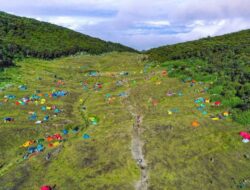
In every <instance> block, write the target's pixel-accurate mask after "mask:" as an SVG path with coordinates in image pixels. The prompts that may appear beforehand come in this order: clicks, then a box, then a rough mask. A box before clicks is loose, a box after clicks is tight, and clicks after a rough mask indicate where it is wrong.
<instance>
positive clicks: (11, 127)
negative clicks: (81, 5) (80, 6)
mask: <svg viewBox="0 0 250 190" xmlns="http://www.w3.org/2000/svg"><path fill="white" fill-rule="evenodd" d="M63 19H65V18H64V17H63ZM65 20H67V19H65ZM151 24H152V23H151ZM158 24H159V23H158ZM90 25H91V23H90ZM17 26H18V27H17ZM249 36H250V30H249V29H248V30H242V31H240V32H236V33H232V34H226V35H222V36H218V37H207V38H203V39H200V40H197V41H191V42H185V43H180V44H175V45H167V46H162V47H159V48H154V49H150V50H147V51H139V50H135V49H133V48H130V47H127V46H124V45H121V44H118V43H113V42H109V41H104V40H101V39H98V38H93V37H90V36H88V35H83V34H81V33H79V32H75V31H73V30H71V29H68V28H64V27H61V26H57V25H54V24H49V23H46V22H40V21H38V20H35V19H28V18H24V17H18V16H14V15H11V14H8V13H4V12H0V37H1V39H0V189H1V190H85V189H89V190H132V189H135V190H196V189H202V190H219V189H223V190H224V189H225V190H238V189H243V190H247V189H250V172H249V169H250V164H249V163H250V149H249V146H250V142H249V141H250V115H249V114H250V111H249V106H250V101H249V96H250V91H249V89H250V88H249V87H250V86H249V79H250V77H249V76H250V75H249V74H250V72H249V57H250V54H249V39H250V38H249Z"/></svg>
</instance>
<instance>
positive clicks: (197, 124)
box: [192, 121, 200, 127]
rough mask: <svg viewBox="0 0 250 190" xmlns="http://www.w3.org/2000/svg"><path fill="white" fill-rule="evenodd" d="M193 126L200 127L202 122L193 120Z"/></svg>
mask: <svg viewBox="0 0 250 190" xmlns="http://www.w3.org/2000/svg"><path fill="white" fill-rule="evenodd" d="M192 126H193V127H199V126H200V123H199V122H198V121H193V122H192Z"/></svg>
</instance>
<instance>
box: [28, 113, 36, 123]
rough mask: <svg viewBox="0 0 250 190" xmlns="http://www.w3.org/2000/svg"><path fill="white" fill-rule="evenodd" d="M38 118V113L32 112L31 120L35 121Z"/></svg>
mask: <svg viewBox="0 0 250 190" xmlns="http://www.w3.org/2000/svg"><path fill="white" fill-rule="evenodd" d="M36 119H37V115H36V113H34V114H32V115H31V116H29V120H30V121H35V120H36Z"/></svg>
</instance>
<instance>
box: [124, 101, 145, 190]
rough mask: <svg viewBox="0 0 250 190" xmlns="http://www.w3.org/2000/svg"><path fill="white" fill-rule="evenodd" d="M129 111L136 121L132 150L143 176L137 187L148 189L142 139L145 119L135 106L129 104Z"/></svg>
mask: <svg viewBox="0 0 250 190" xmlns="http://www.w3.org/2000/svg"><path fill="white" fill-rule="evenodd" d="M128 109H129V112H130V113H131V115H132V116H133V117H134V123H133V126H132V145H131V151H132V156H133V158H134V160H135V161H136V163H137V165H138V166H139V168H140V170H141V177H140V180H139V181H138V182H137V183H136V185H135V189H136V190H147V189H148V170H147V163H146V161H145V158H144V155H143V151H142V149H143V142H142V141H141V138H140V136H141V132H142V131H141V130H142V129H141V124H142V121H143V117H142V116H140V115H139V114H137V113H136V112H135V111H134V108H133V106H131V105H130V106H128Z"/></svg>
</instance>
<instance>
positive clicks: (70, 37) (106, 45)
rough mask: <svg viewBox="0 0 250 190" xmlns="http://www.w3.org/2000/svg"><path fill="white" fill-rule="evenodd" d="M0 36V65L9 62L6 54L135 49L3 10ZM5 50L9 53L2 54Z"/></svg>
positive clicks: (47, 56)
mask: <svg viewBox="0 0 250 190" xmlns="http://www.w3.org/2000/svg"><path fill="white" fill-rule="evenodd" d="M0 39H1V41H0V45H1V46H3V47H1V46H0V66H1V65H3V64H5V65H10V64H11V63H10V61H7V60H6V59H7V58H8V57H10V55H12V56H13V57H20V56H21V57H22V56H32V57H38V58H45V59H50V58H55V57H60V56H65V55H71V54H75V53H77V52H87V53H91V54H100V53H105V52H111V51H129V52H134V51H135V50H133V49H132V48H129V47H126V46H123V45H121V44H118V43H112V42H106V41H103V40H100V39H98V38H93V37H90V36H87V35H84V34H81V33H78V32H75V31H72V30H70V29H67V28H64V27H60V26H56V25H53V24H49V23H46V22H40V21H37V20H34V19H29V18H24V17H18V16H14V15H10V14H7V13H4V12H0ZM6 51H7V52H8V53H9V54H10V55H6V53H5V52H6ZM1 60H2V62H1Z"/></svg>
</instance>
